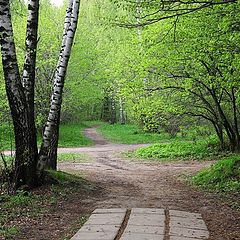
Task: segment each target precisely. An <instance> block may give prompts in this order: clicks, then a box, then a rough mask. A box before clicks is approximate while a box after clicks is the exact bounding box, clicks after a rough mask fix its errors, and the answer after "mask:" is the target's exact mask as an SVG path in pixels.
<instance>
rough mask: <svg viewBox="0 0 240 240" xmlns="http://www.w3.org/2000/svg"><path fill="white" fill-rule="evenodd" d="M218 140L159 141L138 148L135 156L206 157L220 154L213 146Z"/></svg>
mask: <svg viewBox="0 0 240 240" xmlns="http://www.w3.org/2000/svg"><path fill="white" fill-rule="evenodd" d="M214 145H216V142H211V141H207V140H204V139H201V140H197V141H194V142H193V141H186V140H185V141H184V140H179V139H175V140H173V141H172V142H171V143H159V144H154V145H152V146H149V147H145V148H140V149H137V150H136V151H135V152H134V156H136V157H139V158H144V159H154V160H176V159H187V160H189V159H199V160H200V159H204V158H210V157H213V156H217V155H218V154H219V152H218V151H216V149H213V147H212V146H214Z"/></svg>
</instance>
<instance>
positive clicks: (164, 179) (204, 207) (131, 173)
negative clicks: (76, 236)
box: [59, 129, 240, 240]
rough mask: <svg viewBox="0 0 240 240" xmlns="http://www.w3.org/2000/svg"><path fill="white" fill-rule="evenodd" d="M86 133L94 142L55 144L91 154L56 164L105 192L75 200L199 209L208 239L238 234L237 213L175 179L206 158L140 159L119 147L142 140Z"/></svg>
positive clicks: (104, 204) (228, 239) (239, 221)
mask: <svg viewBox="0 0 240 240" xmlns="http://www.w3.org/2000/svg"><path fill="white" fill-rule="evenodd" d="M85 133H86V135H87V136H88V137H90V138H92V139H93V140H94V141H95V143H96V145H95V146H93V147H87V148H75V149H59V152H68V151H69V150H70V151H71V152H84V153H87V154H89V155H90V156H91V157H92V158H93V159H94V160H93V161H92V162H90V163H61V164H59V169H60V170H63V171H68V172H74V173H79V172H81V173H84V174H85V175H86V178H87V179H88V180H89V181H91V182H94V183H96V184H97V185H99V186H101V187H102V188H103V189H104V191H105V192H106V193H105V194H103V195H101V194H99V196H98V197H96V198H91V197H89V198H85V199H82V200H81V202H79V204H81V205H82V206H84V205H85V204H86V205H88V206H89V211H90V210H91V211H92V210H93V209H94V208H96V207H97V208H110V207H125V208H134V207H157V208H165V209H176V210H185V211H190V212H195V211H196V212H199V213H201V214H202V215H203V218H204V220H205V221H206V223H207V226H208V228H209V231H210V240H239V239H240V213H239V211H237V210H236V211H233V210H232V209H231V208H230V207H229V206H228V205H227V204H226V203H224V202H223V201H222V199H220V198H219V197H218V196H215V195H213V194H204V193H203V192H200V191H198V190H196V189H193V188H192V187H190V186H188V185H187V184H186V183H185V182H184V181H182V180H181V177H182V176H184V175H185V176H190V175H192V174H194V173H196V172H197V171H199V170H200V169H202V168H204V167H206V166H209V165H210V164H211V163H209V162H193V161H192V162H189V161H188V162H171V163H169V162H167V163H160V162H142V161H130V160H126V159H124V158H123V157H122V156H120V155H119V152H121V151H125V150H130V149H134V148H137V147H139V146H142V145H122V144H111V143H108V142H107V141H106V140H105V139H103V138H102V137H101V136H99V134H98V133H97V132H96V129H87V130H86V131H85Z"/></svg>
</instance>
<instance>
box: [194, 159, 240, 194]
mask: <svg viewBox="0 0 240 240" xmlns="http://www.w3.org/2000/svg"><path fill="white" fill-rule="evenodd" d="M192 182H193V183H194V184H195V185H198V186H201V187H202V188H204V189H207V190H210V191H211V190H213V191H219V192H235V193H236V192H239V193H240V155H234V156H230V157H227V158H224V159H222V160H219V161H218V162H217V163H216V164H214V165H212V166H211V167H209V168H207V169H204V170H202V171H200V172H199V173H198V174H197V175H196V176H194V177H193V179H192Z"/></svg>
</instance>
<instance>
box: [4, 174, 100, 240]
mask: <svg viewBox="0 0 240 240" xmlns="http://www.w3.org/2000/svg"><path fill="white" fill-rule="evenodd" d="M47 177H48V182H51V184H48V185H45V186H42V187H40V188H39V189H35V190H34V191H31V192H28V191H23V190H19V191H17V192H16V194H15V195H7V194H0V239H16V236H18V234H19V233H20V232H21V226H22V223H23V222H28V224H31V221H33V222H36V221H37V219H38V218H42V217H43V216H44V214H48V212H52V211H53V210H54V209H55V208H56V207H57V206H58V205H59V203H60V202H63V201H68V199H69V197H73V196H74V195H75V194H87V195H89V194H90V193H91V192H93V191H94V190H95V189H96V188H97V187H96V186H95V185H93V184H92V183H90V182H88V181H87V180H85V179H84V178H82V177H80V176H78V175H73V174H69V173H65V172H61V171H48V172H47ZM81 218H82V216H81Z"/></svg>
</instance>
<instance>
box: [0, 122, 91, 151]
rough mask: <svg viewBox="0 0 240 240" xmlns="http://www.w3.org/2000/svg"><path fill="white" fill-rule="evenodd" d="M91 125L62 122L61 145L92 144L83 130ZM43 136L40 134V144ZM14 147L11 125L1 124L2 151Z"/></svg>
mask: <svg viewBox="0 0 240 240" xmlns="http://www.w3.org/2000/svg"><path fill="white" fill-rule="evenodd" d="M87 127H89V125H86V124H84V123H72V124H62V125H61V126H60V133H59V134H60V135H59V147H82V146H89V145H91V144H92V140H90V139H88V138H87V137H85V136H84V134H83V130H84V129H85V128H87ZM40 144H41V137H40V136H38V145H39V146H40ZM13 148H14V134H13V130H12V127H11V126H8V125H6V124H2V125H0V151H1V150H8V149H13Z"/></svg>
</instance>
